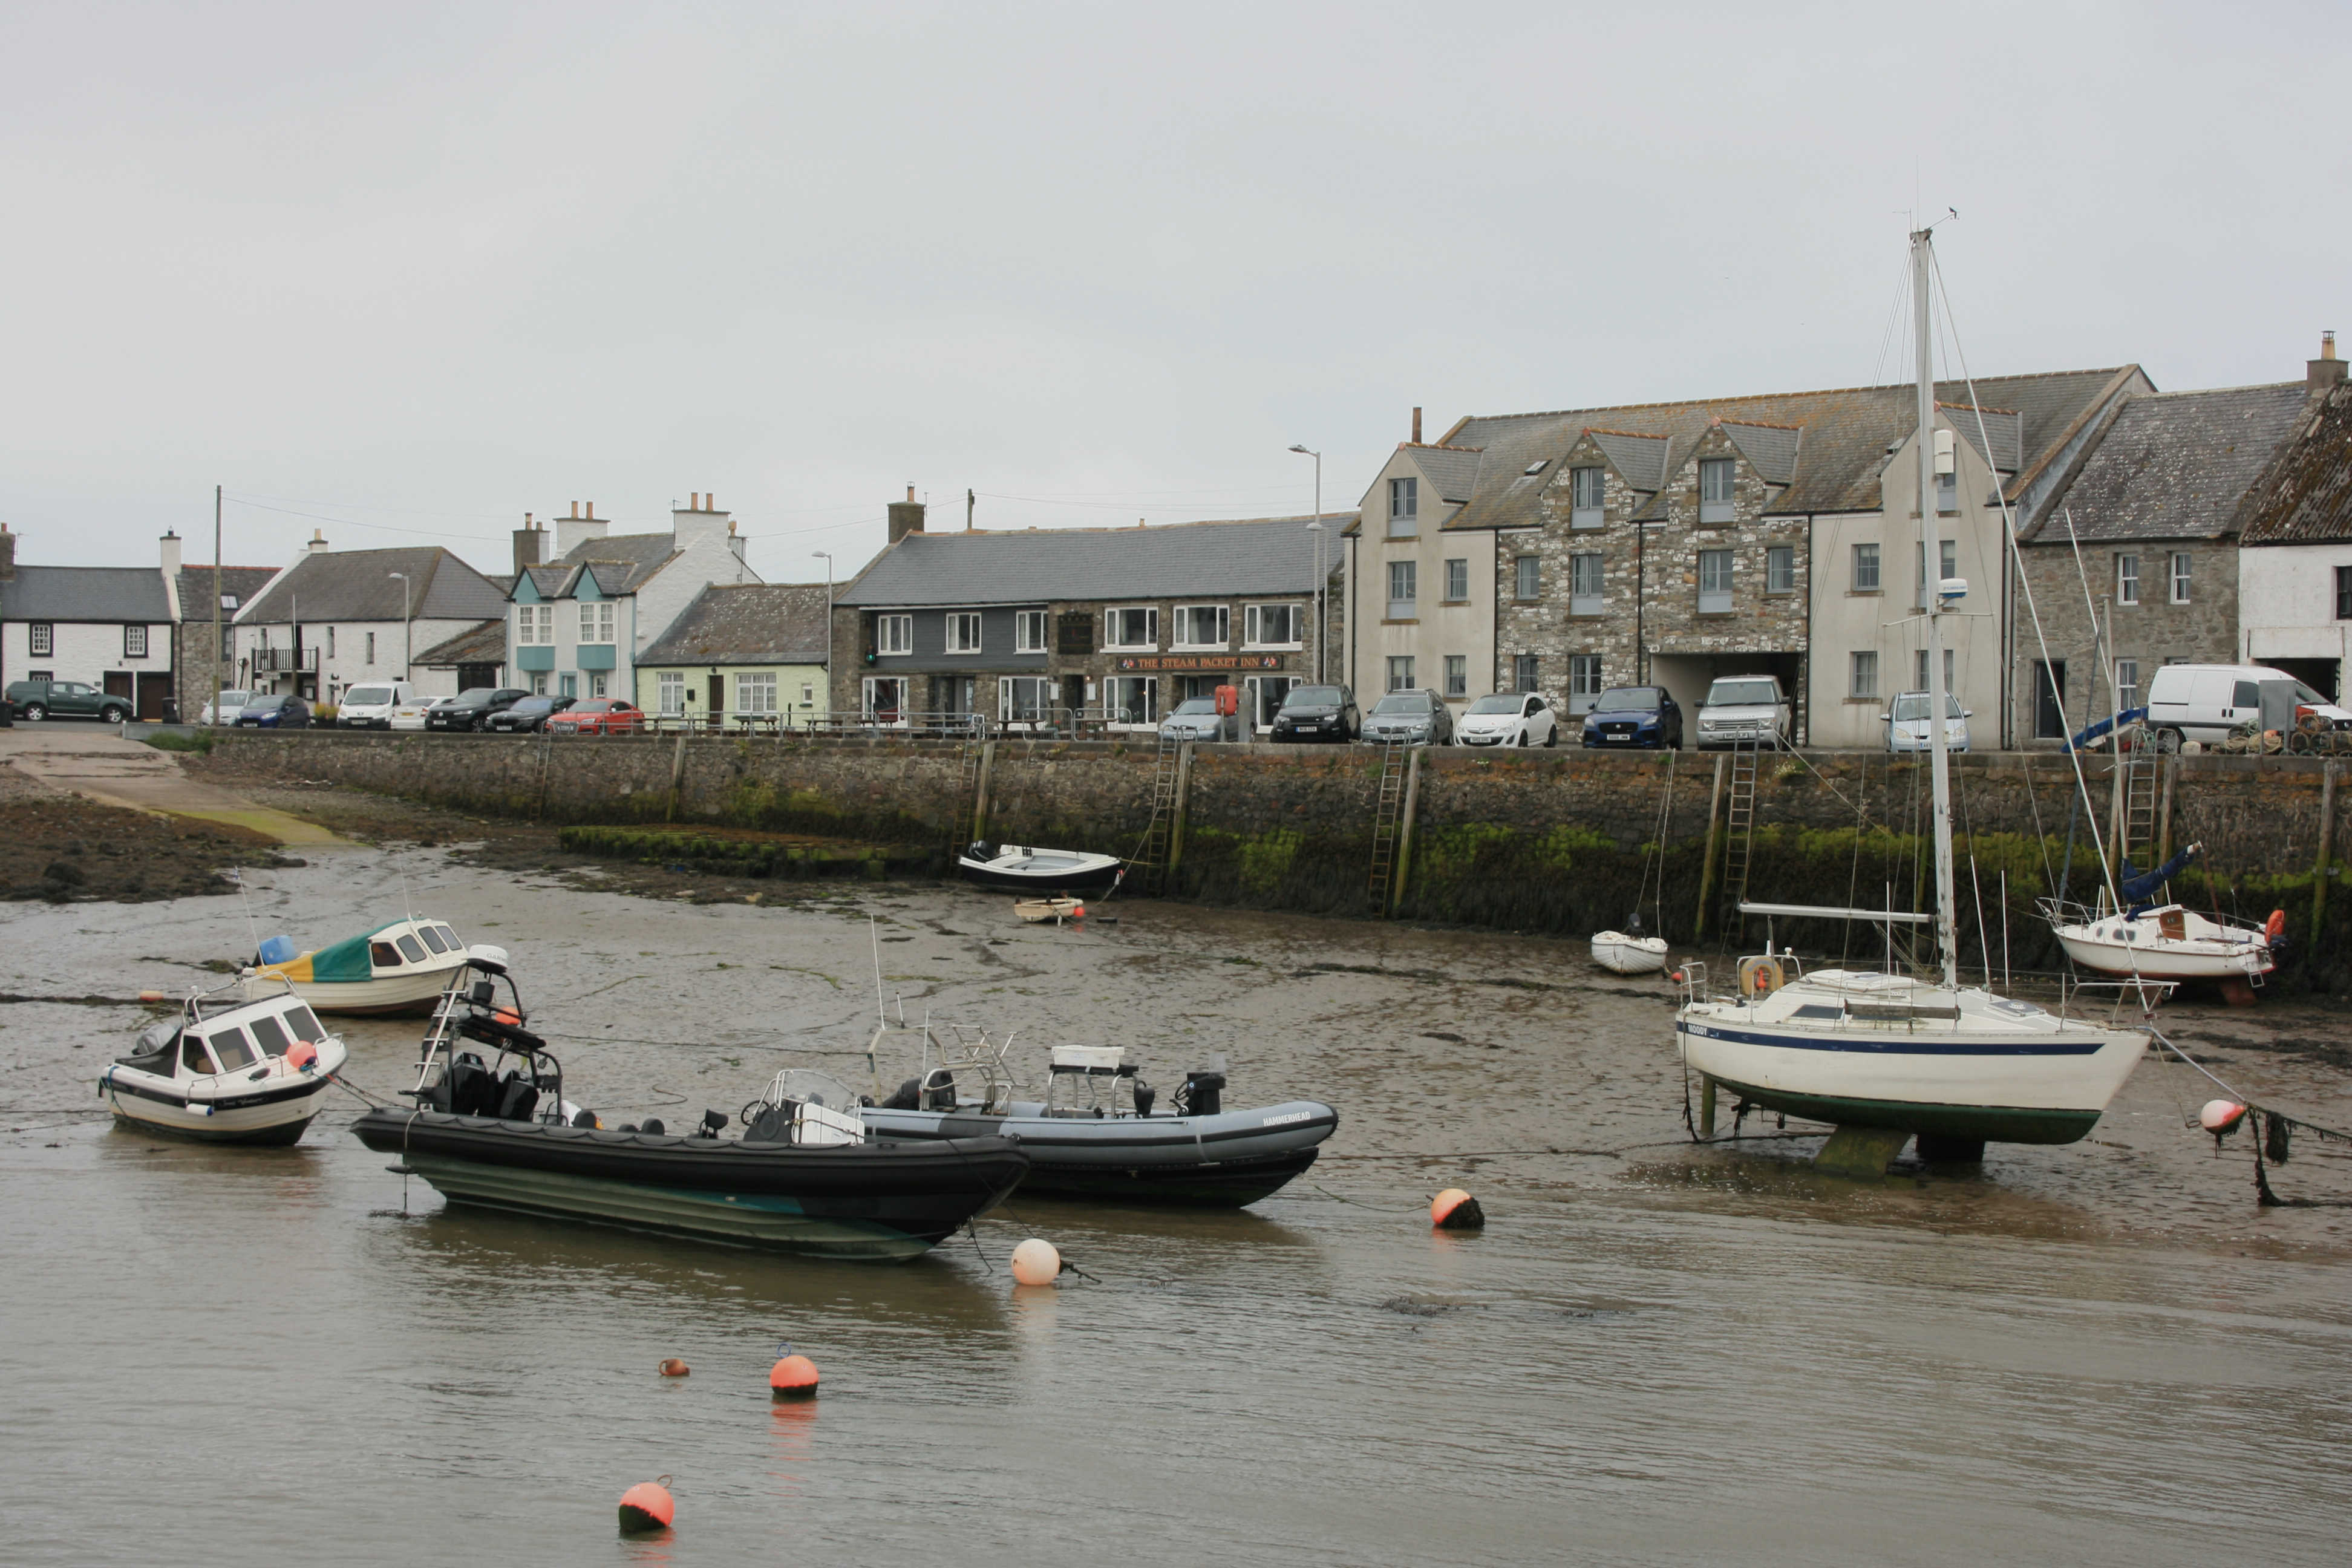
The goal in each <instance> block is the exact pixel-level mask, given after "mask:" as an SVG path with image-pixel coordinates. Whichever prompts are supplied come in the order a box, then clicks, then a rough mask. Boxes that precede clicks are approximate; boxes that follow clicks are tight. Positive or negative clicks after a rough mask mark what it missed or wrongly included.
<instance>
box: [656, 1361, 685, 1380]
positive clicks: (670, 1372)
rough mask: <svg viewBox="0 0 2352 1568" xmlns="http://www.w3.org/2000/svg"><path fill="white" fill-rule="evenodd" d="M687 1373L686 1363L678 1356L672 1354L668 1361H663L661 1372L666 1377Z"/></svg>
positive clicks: (680, 1375)
mask: <svg viewBox="0 0 2352 1568" xmlns="http://www.w3.org/2000/svg"><path fill="white" fill-rule="evenodd" d="M686 1373H687V1365H686V1363H684V1362H682V1361H680V1360H678V1359H677V1357H676V1356H672V1357H670V1358H669V1359H668V1360H667V1361H666V1362H664V1363H661V1374H662V1375H663V1376H664V1377H684V1376H685V1375H686Z"/></svg>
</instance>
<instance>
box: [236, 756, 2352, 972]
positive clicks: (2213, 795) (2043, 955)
mask: <svg viewBox="0 0 2352 1568" xmlns="http://www.w3.org/2000/svg"><path fill="white" fill-rule="evenodd" d="M1158 761H1159V759H1158V757H1157V754H1156V752H1155V750H1154V748H1153V747H1151V746H1150V744H1148V743H1147V744H1144V745H1139V746H1138V745H1129V744H1120V743H1115V742H1113V743H1106V742H1021V741H1001V742H994V743H993V744H992V745H991V746H990V747H988V748H986V751H985V755H984V758H982V757H979V756H972V755H968V754H967V750H966V748H964V747H962V746H961V745H957V744H952V743H939V742H907V741H896V740H867V739H853V740H845V741H809V740H806V739H801V738H794V739H791V740H787V741H783V742H777V741H775V740H773V739H766V738H763V739H759V740H750V741H745V740H739V739H732V738H723V737H711V738H696V739H693V740H690V741H688V742H685V743H684V744H683V745H682V746H681V744H680V743H679V742H678V741H677V739H676V738H674V737H658V738H656V737H632V738H612V739H604V740H567V741H555V742H549V741H546V740H543V739H541V738H537V737H529V736H523V737H507V736H475V735H424V734H393V735H386V734H354V733H346V732H340V731H324V732H310V733H304V732H296V733H292V734H284V735H278V734H269V733H265V732H252V731H240V732H236V733H234V734H230V735H225V736H223V737H221V739H220V741H219V743H218V745H217V748H216V750H215V752H214V754H213V756H212V758H211V759H210V761H209V762H208V763H205V766H206V767H208V768H216V769H222V770H224V771H227V772H230V773H237V774H242V775H246V776H253V777H259V778H272V777H276V778H289V779H304V780H320V781H331V782H333V783H338V784H351V785H354V786H357V787H359V788H362V789H368V790H373V791H377V792H381V793H383V794H388V795H401V796H404V797H407V798H411V799H416V800H421V801H425V802H426V803H429V804H432V805H440V806H445V807H449V808H452V809H456V810H459V811H463V812H467V813H470V814H472V815H476V816H505V817H517V818H526V819H536V820H543V821H547V822H550V823H558V824H573V823H659V822H665V821H675V822H677V823H680V824H688V825H691V824H712V825H719V826H734V827H744V828H755V829H768V830H772V831H782V832H798V833H817V834H826V835H832V836H836V837H847V838H858V839H865V840H868V841H874V842H880V843H888V844H915V845H924V846H934V847H937V848H938V850H939V851H940V865H941V867H942V868H944V866H945V863H946V862H945V851H946V850H947V848H948V847H950V845H952V844H955V843H958V842H961V840H962V839H963V838H965V837H969V835H970V832H971V822H972V811H973V807H974V805H975V804H976V802H975V799H974V795H975V794H976V793H978V792H977V791H975V790H971V789H968V787H967V784H966V780H967V777H968V771H969V773H970V774H971V775H975V776H982V777H984V779H985V800H984V803H978V804H982V805H983V810H982V822H983V823H984V831H985V834H986V836H987V837H991V838H994V839H998V840H1003V841H1010V842H1013V843H1035V844H1048V845H1055V846H1057V847H1068V848H1076V849H1088V850H1097V851H1101V852H1104V853H1109V854H1116V855H1131V854H1133V853H1134V852H1135V851H1136V849H1137V847H1138V845H1139V841H1140V840H1141V839H1142V837H1143V835H1144V833H1145V830H1146V828H1147V826H1149V824H1150V812H1151V804H1150V803H1151V797H1152V782H1153V774H1154V771H1155V769H1156V767H1157V766H1158ZM1719 761H1720V759H1719V758H1718V757H1717V756H1714V755H1699V754H1694V753H1690V752H1684V753H1681V754H1680V755H1677V756H1675V757H1673V758H1671V759H1669V758H1667V757H1664V756H1661V755H1657V754H1654V753H1619V752H1607V753H1593V752H1580V751H1573V750H1560V751H1542V750H1538V751H1532V752H1507V753H1503V754H1499V755H1497V754H1493V753H1480V752H1470V751H1467V750H1465V749H1456V748H1441V749H1437V750H1433V751H1428V752H1423V753H1422V762H1421V765H1420V768H1419V770H1418V777H1417V778H1416V780H1415V781H1414V790H1413V794H1414V796H1415V801H1414V811H1413V814H1412V845H1411V852H1410V855H1409V857H1408V858H1407V864H1406V869H1405V879H1404V891H1403V896H1402V901H1401V902H1400V903H1399V905H1398V906H1397V910H1396V912H1397V913H1398V914H1399V915H1401V916H1402V917H1404V918H1407V919H1414V920H1425V921H1445V922H1454V923H1463V924H1472V925H1486V926H1493V927H1497V928H1503V929H1509V930H1515V931H1555V932H1560V933H1563V934H1581V933H1586V932H1590V931H1596V930H1601V929H1606V928H1611V927H1619V926H1622V924H1623V923H1624V921H1626V919H1627V916H1628V914H1629V913H1630V912H1631V911H1632V910H1634V909H1635V908H1636V907H1637V906H1638V907H1639V908H1640V910H1642V914H1643V925H1644V926H1645V928H1647V929H1648V930H1650V931H1659V930H1664V931H1665V932H1666V934H1668V935H1669V936H1670V937H1672V938H1673V939H1674V940H1675V942H1676V943H1677V944H1680V943H1683V942H1693V943H1695V944H1696V945H1698V946H1701V947H1708V948H1711V947H1713V946H1715V945H1716V944H1717V942H1718V941H1719V940H1720V939H1721V937H1722V934H1723V933H1722V931H1721V929H1720V924H1721V922H1720V921H1718V919H1717V909H1716V908H1714V907H1713V906H1714V905H1715V903H1716V902H1717V899H1716V895H1715V894H1714V893H1712V892H1711V893H1710V894H1709V895H1708V897H1707V899H1706V904H1707V905H1708V906H1709V907H1707V908H1706V909H1705V910H1704V911H1702V907H1701V905H1702V900H1701V896H1700V889H1701V887H1702V884H1703V883H1706V882H1714V883H1715V884H1716V885H1717V886H1718V887H1719V878H1720V867H1721V863H1722V859H1723V853H1724V850H1723V845H1722V838H1723V837H1727V835H1724V834H1722V833H1721V832H1719V831H1718V834H1717V847H1716V850H1715V854H1714V858H1713V861H1712V862H1710V860H1709V856H1708V842H1709V836H1710V835H1709V829H1710V825H1711V821H1712V823H1713V824H1714V825H1715V826H1717V828H1718V829H1720V826H1721V823H1722V819H1723V816H1724V812H1723V809H1722V806H1721V805H1720V804H1719V800H1718V797H1717V785H1716V780H1717V772H1718V763H1719ZM2326 765H2327V764H2326V763H2323V762H2322V761H2320V760H2317V759H2309V758H2301V757H2263V758H2247V757H2225V756H2197V757H2179V758H2174V759H2171V760H2170V762H2169V769H2170V775H2169V784H2168V788H2167V790H2166V791H2165V796H2166V799H2167V800H2168V813H2167V814H2166V816H2165V821H2166V824H2167V826H2168V838H2169V841H2170V843H2172V844H2173V845H2176V846H2177V845H2181V844H2186V843H2189V842H2190V841H2192V840H2193V841H2199V842H2201V843H2202V844H2203V845H2204V846H2205V847H2206V854H2205V857H2204V859H2203V861H2202V863H2201V864H2200V867H2198V868H2195V869H2192V870H2191V871H2189V873H2187V874H2186V875H2184V877H2183V878H2181V879H2179V881H2177V882H2176V883H2175V884H2174V889H2173V891H2174V895H2175V897H2177V898H2179V899H2180V900H2182V901H2183V902H2185V903H2187V904H2189V906H2190V907H2191V908H2195V909H2200V910H2220V911H2221V912H2223V913H2225V914H2234V915H2238V916H2242V917H2245V918H2247V919H2249V920H2250V921H2252V922H2253V923H2256V924H2259V923H2261V921H2263V918H2264V917H2265V916H2266V915H2267V914H2268V913H2269V912H2270V911H2271V910H2273V908H2281V909H2284V910H2286V912H2287V930H2288V931H2289V932H2290V933H2291V934H2292V935H2293V936H2294V939H2295V946H2294V959H2293V962H2292V963H2290V964H2289V965H2288V967H2287V968H2286V969H2285V970H2284V972H2283V973H2281V974H2280V975H2279V976H2277V977H2275V980H2274V983H2278V984H2287V985H2289V986H2291V987H2293V988H2308V987H2310V986H2313V985H2317V986H2320V987H2323V988H2326V989H2329V990H2335V991H2343V990H2347V989H2352V962H2347V953H2352V891H2347V890H2344V889H2340V888H2339V887H2338V884H2337V879H2336V869H2337V863H2338V862H2340V860H2341V859H2342V858H2343V857H2344V852H2345V848H2346V843H2347V840H2346V834H2347V831H2352V824H2347V821H2346V820H2345V819H2346V816H2347V813H2352V789H2347V788H2346V787H2344V786H2345V784H2346V782H2347V779H2352V769H2344V765H2343V764H2341V763H2338V764H2336V766H2337V767H2338V768H2339V770H2343V772H2344V774H2345V777H2342V778H2339V779H2338V780H2337V781H2336V785H2335V786H2334V787H2332V788H2331V787H2330V786H2329V785H2328V784H2327V783H2326V777H2325V772H2326ZM2108 766H2109V764H2108V763H2107V762H2106V761H2105V759H2100V758H2091V759H2085V761H2084V768H2085V772H2086V773H2087V775H2088V782H2089V786H2090V794H2091V797H2092V799H2093V800H2094V801H2095V802H2096V803H2097V807H2098V817H2099V820H2100V821H2102V822H2105V821H2107V820H2109V817H2110V815H2111V814H2110V812H2109V801H2110V791H2111V787H2112V784H2111V775H2110V774H2109V773H2108V771H2107V770H2108ZM1380 769H1381V756H1380V753H1379V752H1376V751H1373V750H1371V749H1369V748H1364V747H1338V746H1333V747H1311V746H1264V745H1248V746H1201V747H1196V748H1194V750H1193V753H1192V760H1191V763H1190V764H1189V767H1188V770H1187V772H1188V775H1189V776H1188V779H1187V781H1186V782H1187V787H1186V789H1185V791H1184V795H1183V810H1182V813H1181V837H1180V842H1179V843H1178V845H1177V847H1176V848H1177V865H1176V868H1175V872H1174V875H1173V878H1172V881H1171V893H1172V896H1175V897H1180V898H1185V899H1191V900H1201V901H1204V902H1211V903H1219V904H1231V905H1240V906H1247V907H1255V908H1271V909H1293V910H1307V911H1313V912H1318V913H1331V914H1341V915H1349V914H1354V915H1363V914H1369V913H1371V912H1373V910H1374V908H1375V903H1374V900H1373V898H1372V895H1371V893H1370V889H1369V888H1368V886H1367V883H1368V870H1369V866H1370V855H1371V847H1372V842H1371V841H1372V825H1373V806H1374V801H1375V798H1376V794H1377V790H1378V784H1379V775H1380ZM1953 772H1954V778H1955V781H1956V787H1955V801H1954V810H1953V816H1954V827H1955V831H1956V833H1957V834H1958V837H1959V840H1960V847H1961V850H1962V859H1961V862H1960V870H1959V876H1960V901H1961V903H1962V905H1963V910H1964V913H1963V920H1962V940H1963V942H1964V945H1965V946H1966V947H1967V949H1968V950H1969V952H1970V954H1971V955H1972V958H1971V962H1972V963H1973V962H1975V955H1978V954H1980V953H1982V952H1985V951H1986V950H1987V949H1988V948H1990V952H1991V953H1992V957H1993V962H1994V965H1995V967H1996V968H1998V967H1999V966H2000V953H2001V951H2002V948H2003V946H2004V944H2005V945H2006V946H2007V948H2008V952H2009V960H2010V963H2011V966H2012V967H2013V968H2014V969H2016V970H2018V971H2030V970H2049V969H2053V968H2054V967H2056V966H2057V963H2058V954H2057V952H2056V950H2055V947H2054V944H2053V942H2051V941H2050V939H2049V937H2048V935H2047V932H2046V931H2044V930H2043V929H2042V927H2041V926H2040V925H2039V924H2038V922H2037V921H2035V919H2034V915H2033V901H2034V900H2035V899H2037V898H2040V897H2042V896H2043V895H2045V894H2047V893H2048V892H2049V891H2050V890H2051V889H2052V888H2053V886H2054V885H2056V884H2057V883H2058V881H2059V880H2060V878H2061V873H2062V871H2064V870H2065V869H2066V868H2067V859H2068V856H2067V843H2068V838H2069V830H2070V826H2071V828H2072V833H2073V843H2074V849H2073V856H2072V866H2071V875H2068V876H2066V877H2065V879H2064V880H2065V885H2066V888H2067V889H2068V891H2069V893H2070V895H2071V896H2072V897H2074V898H2076V899H2078V900H2088V899H2089V898H2090V897H2091V896H2092V894H2093V892H2094V890H2095V889H2096V887H2097V885H2098V870H2097V866H2098V860H2097V855H2096V852H2095V849H2094V847H2093V845H2092V840H2091V829H2090V827H2089V826H2088V823H2087V820H2086V819H2085V818H2084V816H2083V814H2082V813H2080V811H2079V810H2072V809H2070V808H2072V807H2074V805H2075V803H2076V800H2077V796H2076V794H2075V790H2074V778H2073V773H2072V771H2071V770H2070V768H2069V767H2068V765H2067V763H2066V761H2065V759H2064V758H2063V757H2061V756H2053V755H2050V754H2046V753H2017V752H2010V753H1977V754H1974V755H1969V756H1966V757H1960V758H1956V759H1954V768H1953ZM2323 799H2326V800H2327V801H2328V802H2329V803H2330V805H2331V806H2332V812H2331V815H2332V816H2334V818H2335V822H2334V825H2333V829H2332V832H2329V833H2328V834H2327V838H2328V856H2327V864H2326V868H2325V869H2324V870H2323V868H2322V863H2321V841H2322V837H2323V822H2322V810H2321V806H2322V802H2323ZM1927 810H1928V807H1927V764H1926V763H1924V762H1914V761H1910V760H1907V759H1896V758H1890V757H1885V756H1882V755H1876V754H1867V753H1853V752H1848V753H1822V754H1808V755H1804V756H1773V755H1769V754H1768V755H1767V756H1765V757H1764V758H1763V759H1762V760H1761V763H1760V766H1759V773H1758V781H1757V811H1756V820H1757V823H1758V828H1757V831H1756V835H1755V838H1754V846H1753V858H1752V863H1751V864H1752V868H1751V871H1750V874H1749V883H1748V889H1749V896H1750V897H1751V898H1755V899H1759V900H1769V901H1773V902H1784V903H1816V904H1834V905H1849V904H1851V905H1864V906H1879V905H1881V904H1882V902H1883V900H1885V899H1886V898H1888V897H1889V896H1890V894H1891V896H1892V897H1893V899H1894V900H1895V907H1896V908H1900V909H1910V908H1916V907H1919V904H1920V902H1921V901H1923V900H1924V897H1925V896H1926V895H1928V894H1931V893H1932V886H1933V884H1932V871H1931V869H1930V867H1929V863H1928V844H1929V841H1930V840H1929V837H1928V832H1927V829H1928V827H1929V823H1928V818H1927ZM2070 816H2071V818H2072V820H2071V822H2070ZM1972 869H1973V874H1971V872H1972ZM2004 887H2005V888H2006V893H2007V899H2008V908H2009V911H2010V913H2009V918H2008V920H2007V921H2006V922H2005V924H2006V930H2005V931H2004V922H2003V921H2002V919H2001V915H2000V908H2001V898H2002V892H2003V889H2004ZM2322 889H2325V892H2324V896H2323V897H2320V898H2318V899H2317V900H2316V901H2317V902H2318V903H2319V905H2320V906H2321V908H2320V910H2319V913H2320V915H2321V919H2320V921H2319V922H2318V923H2317V924H2315V923H2314V913H2315V907H2314V906H2315V893H2319V892H2320V891H2321V890H2322ZM1979 908H1981V909H1982V910H1983V911H1984V918H1983V926H1984V930H1983V932H1982V934H1979V929H1978V920H1977V915H1976V910H1978V909H1979ZM1702 914H1703V915H1704V921H1702ZM1860 931H1861V928H1854V934H1853V937H1852V940H1853V941H1861V940H1863V939H1862V936H1861V934H1860ZM1776 934H1777V935H1779V936H1780V938H1781V939H1782V940H1791V941H1794V942H1796V943H1797V944H1798V945H1799V946H1800V947H1801V948H1806V947H1810V948H1811V949H1812V950H1815V951H1821V950H1827V951H1832V952H1834V951H1838V950H1840V949H1841V948H1842V947H1843V944H1844V943H1845V942H1847V941H1848V940H1849V937H1848V932H1847V930H1846V928H1843V927H1839V926H1827V925H1824V926H1822V927H1821V928H1819V929H1809V928H1807V927H1805V926H1801V925H1800V926H1794V927H1792V926H1790V924H1789V923H1788V922H1783V923H1782V924H1781V925H1780V928H1779V930H1778V931H1777V932H1776ZM1749 935H1750V936H1751V937H1754V936H1758V935H1760V932H1750V933H1749ZM1857 951H1858V950H1857Z"/></svg>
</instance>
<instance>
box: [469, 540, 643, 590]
mask: <svg viewBox="0 0 2352 1568" xmlns="http://www.w3.org/2000/svg"><path fill="white" fill-rule="evenodd" d="M677 552H678V550H677V536H676V535H675V534H669V533H622V534H615V535H614V536H613V537H611V538H609V539H588V540H583V541H582V542H579V543H578V544H575V545H573V546H572V548H571V549H570V550H568V551H566V552H564V553H563V554H562V556H560V557H559V558H557V559H556V560H554V561H552V562H550V563H548V564H546V565H544V566H533V567H530V568H529V570H530V580H531V582H532V583H533V584H536V585H537V586H538V588H539V592H540V595H541V597H542V598H549V599H561V598H566V597H569V596H571V595H575V594H577V593H578V592H579V589H580V579H581V578H582V576H583V575H587V576H593V577H594V578H595V580H596V591H597V592H598V593H599V594H602V595H604V597H606V598H608V599H610V598H613V597H615V596H616V595H622V594H634V593H635V592H636V591H637V590H638V589H639V588H641V587H643V586H644V585H645V583H646V579H647V578H649V577H651V576H652V575H653V574H655V573H656V572H658V571H660V570H661V569H662V568H663V567H665V566H667V565H668V564H669V563H670V558H671V557H672V556H674V555H676V554H677ZM507 591H508V592H509V593H512V592H513V591H514V590H513V589H512V587H509V589H508V590H507Z"/></svg>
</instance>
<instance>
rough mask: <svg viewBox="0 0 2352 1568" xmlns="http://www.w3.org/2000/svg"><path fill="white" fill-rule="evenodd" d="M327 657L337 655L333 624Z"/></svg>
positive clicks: (143, 634)
mask: <svg viewBox="0 0 2352 1568" xmlns="http://www.w3.org/2000/svg"><path fill="white" fill-rule="evenodd" d="M140 635H141V636H142V637H144V636H145V635H146V634H145V633H144V632H142V633H141V634H140ZM327 657H328V658H334V657H335V628H334V627H332V626H329V627H328V628H327Z"/></svg>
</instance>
